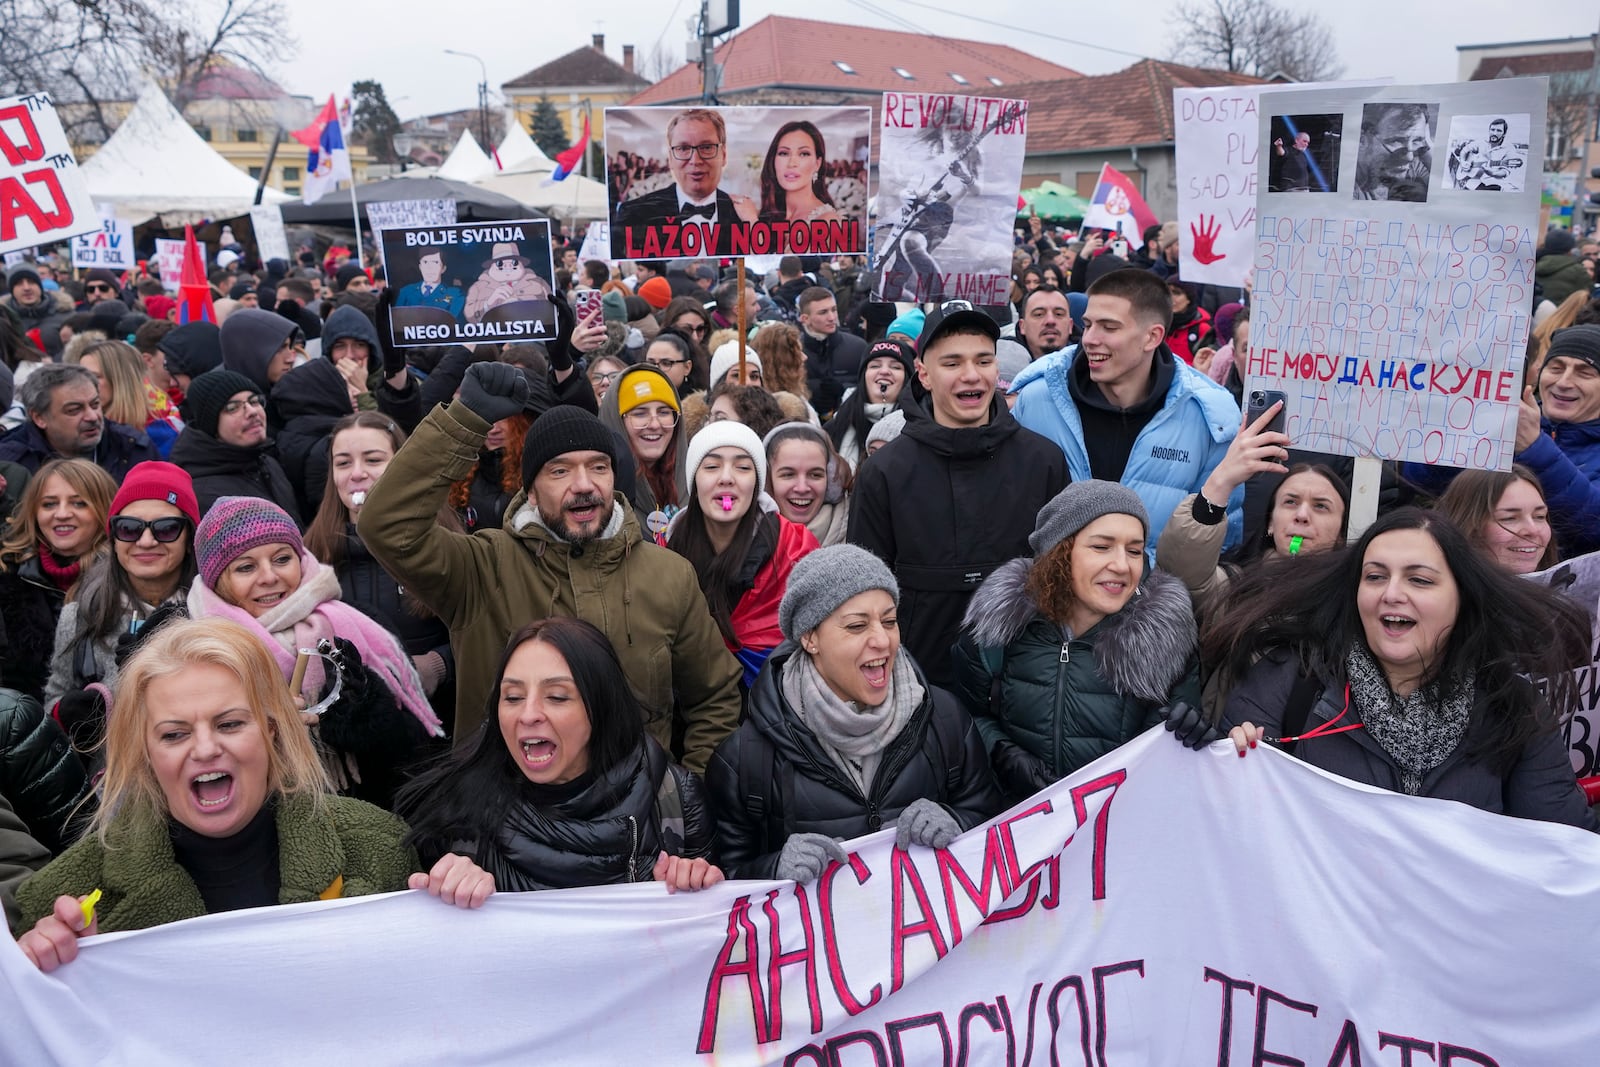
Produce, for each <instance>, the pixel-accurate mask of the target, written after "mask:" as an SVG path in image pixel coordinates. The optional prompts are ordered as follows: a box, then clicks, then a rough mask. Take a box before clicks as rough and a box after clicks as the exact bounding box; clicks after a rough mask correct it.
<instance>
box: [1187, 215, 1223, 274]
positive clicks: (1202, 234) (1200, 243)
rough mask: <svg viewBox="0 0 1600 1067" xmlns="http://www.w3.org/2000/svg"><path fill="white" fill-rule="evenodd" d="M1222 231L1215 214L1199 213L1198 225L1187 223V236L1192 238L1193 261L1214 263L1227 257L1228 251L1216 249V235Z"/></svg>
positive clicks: (1206, 263) (1205, 263)
mask: <svg viewBox="0 0 1600 1067" xmlns="http://www.w3.org/2000/svg"><path fill="white" fill-rule="evenodd" d="M1221 232H1222V224H1221V223H1220V222H1218V221H1217V217H1216V216H1215V215H1201V216H1200V222H1199V224H1198V225H1196V224H1195V223H1193V222H1191V223H1189V236H1191V237H1193V238H1194V258H1195V261H1196V262H1198V263H1201V264H1204V265H1208V266H1209V265H1210V264H1212V263H1215V262H1216V261H1217V260H1219V259H1227V258H1228V253H1226V252H1218V251H1217V247H1216V245H1217V235H1218V234H1220V233H1221Z"/></svg>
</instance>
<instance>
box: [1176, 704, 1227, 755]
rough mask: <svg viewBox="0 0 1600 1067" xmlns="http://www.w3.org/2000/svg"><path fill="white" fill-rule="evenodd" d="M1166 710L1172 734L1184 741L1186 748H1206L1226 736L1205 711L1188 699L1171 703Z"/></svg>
mask: <svg viewBox="0 0 1600 1067" xmlns="http://www.w3.org/2000/svg"><path fill="white" fill-rule="evenodd" d="M1166 712H1167V729H1168V730H1171V731H1172V736H1173V737H1176V738H1177V739H1178V740H1179V741H1182V742H1183V744H1184V747H1186V748H1196V749H1199V748H1205V747H1206V746H1207V745H1209V744H1211V742H1213V741H1221V740H1222V738H1223V737H1224V736H1225V735H1224V734H1223V732H1222V731H1221V730H1219V729H1217V727H1216V726H1215V724H1213V723H1212V722H1211V720H1210V719H1208V718H1207V717H1206V714H1205V712H1203V711H1201V710H1200V709H1199V708H1197V707H1194V706H1193V705H1191V704H1190V703H1189V702H1188V701H1185V700H1180V701H1178V702H1177V703H1176V704H1169V705H1167V708H1166Z"/></svg>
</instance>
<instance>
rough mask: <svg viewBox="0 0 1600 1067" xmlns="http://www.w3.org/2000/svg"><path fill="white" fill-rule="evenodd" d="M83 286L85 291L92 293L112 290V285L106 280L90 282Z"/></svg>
mask: <svg viewBox="0 0 1600 1067" xmlns="http://www.w3.org/2000/svg"><path fill="white" fill-rule="evenodd" d="M83 288H84V291H85V292H90V293H109V292H111V286H109V285H107V284H106V283H105V282H90V283H89V284H88V285H86V286H84V287H83Z"/></svg>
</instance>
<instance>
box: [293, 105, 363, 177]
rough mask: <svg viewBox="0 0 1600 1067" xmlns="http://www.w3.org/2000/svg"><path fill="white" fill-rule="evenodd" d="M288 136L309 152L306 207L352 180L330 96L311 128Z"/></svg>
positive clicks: (341, 134)
mask: <svg viewBox="0 0 1600 1067" xmlns="http://www.w3.org/2000/svg"><path fill="white" fill-rule="evenodd" d="M289 136H291V137H293V138H294V139H295V140H296V141H299V142H300V143H301V144H303V145H305V146H306V148H307V150H308V151H307V156H306V180H305V202H306V203H308V204H315V203H316V202H317V201H318V200H320V199H322V196H323V194H324V193H327V192H330V191H331V190H333V189H334V188H336V187H337V186H338V184H339V183H340V182H341V181H347V182H353V181H354V180H355V179H354V177H353V176H352V175H351V173H350V153H349V151H348V150H347V149H346V148H345V144H344V130H343V129H342V128H341V126H340V124H339V112H338V109H337V108H335V107H334V104H333V94H332V93H330V94H328V102H327V103H326V104H323V105H322V110H321V111H319V112H318V113H317V117H316V118H315V119H313V120H312V121H311V125H309V126H307V127H306V128H305V129H303V130H295V131H294V132H293V133H291V134H290V135H289Z"/></svg>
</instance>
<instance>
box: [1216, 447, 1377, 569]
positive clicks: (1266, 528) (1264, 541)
mask: <svg viewBox="0 0 1600 1067" xmlns="http://www.w3.org/2000/svg"><path fill="white" fill-rule="evenodd" d="M1297 474H1315V475H1317V476H1318V477H1320V478H1322V479H1323V480H1324V481H1326V482H1327V483H1328V484H1329V485H1331V486H1333V491H1334V492H1335V493H1337V494H1338V495H1339V500H1340V501H1341V502H1342V503H1343V504H1344V515H1343V517H1341V518H1340V519H1339V544H1341V545H1342V544H1344V539H1345V537H1346V536H1348V535H1349V533H1350V486H1349V484H1348V483H1346V482H1345V480H1344V479H1343V478H1341V477H1339V474H1338V472H1337V471H1335V470H1334V469H1333V468H1332V467H1330V466H1328V465H1327V464H1326V463H1296V464H1295V465H1294V466H1292V467H1290V468H1289V469H1288V470H1287V471H1285V472H1284V475H1283V478H1282V480H1280V481H1279V482H1278V484H1277V485H1275V486H1273V487H1272V496H1271V497H1270V498H1269V499H1268V501H1267V513H1266V515H1265V516H1263V517H1262V520H1261V532H1260V533H1259V534H1258V535H1257V536H1255V537H1253V538H1251V539H1249V540H1247V541H1246V542H1244V543H1243V544H1241V545H1240V546H1239V547H1238V548H1235V549H1233V550H1231V551H1230V552H1227V553H1225V554H1224V555H1223V557H1222V558H1223V561H1224V562H1227V563H1233V564H1237V565H1239V566H1244V565H1245V564H1247V563H1254V562H1255V561H1256V560H1258V559H1260V558H1261V557H1262V556H1264V555H1266V553H1267V550H1268V549H1269V548H1274V547H1276V545H1275V544H1274V542H1273V539H1272V532H1271V526H1272V513H1273V512H1274V511H1276V510H1277V509H1278V494H1279V493H1281V492H1283V486H1284V482H1287V481H1288V480H1289V479H1290V478H1293V477H1294V476H1295V475H1297Z"/></svg>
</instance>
